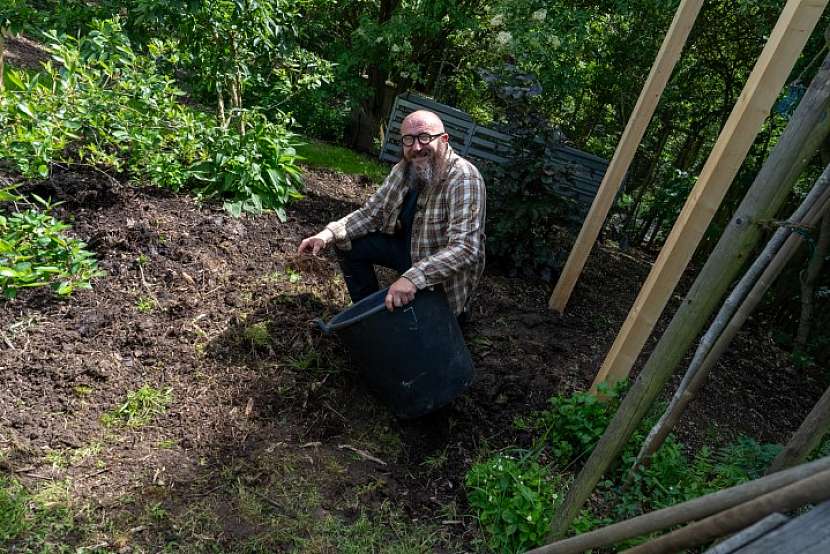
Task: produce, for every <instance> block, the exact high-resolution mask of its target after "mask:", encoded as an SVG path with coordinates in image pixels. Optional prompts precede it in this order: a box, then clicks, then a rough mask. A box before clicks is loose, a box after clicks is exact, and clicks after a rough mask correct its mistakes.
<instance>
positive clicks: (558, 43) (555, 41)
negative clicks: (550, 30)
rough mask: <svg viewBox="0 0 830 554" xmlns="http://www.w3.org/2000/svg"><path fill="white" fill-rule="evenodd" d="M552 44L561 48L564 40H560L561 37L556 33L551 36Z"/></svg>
mask: <svg viewBox="0 0 830 554" xmlns="http://www.w3.org/2000/svg"><path fill="white" fill-rule="evenodd" d="M550 45H551V46H552V47H554V48H559V47H560V46H562V41H561V40H559V37H557V36H556V35H554V36H552V37H550Z"/></svg>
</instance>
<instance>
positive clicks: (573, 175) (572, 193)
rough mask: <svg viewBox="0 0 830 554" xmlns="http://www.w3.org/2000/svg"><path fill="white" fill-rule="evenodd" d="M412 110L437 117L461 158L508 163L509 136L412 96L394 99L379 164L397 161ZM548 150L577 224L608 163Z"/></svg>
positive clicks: (456, 111)
mask: <svg viewBox="0 0 830 554" xmlns="http://www.w3.org/2000/svg"><path fill="white" fill-rule="evenodd" d="M416 110H430V111H432V112H435V113H436V114H438V116H439V117H440V118H441V120H442V121H443V122H444V129H445V130H446V131H447V134H448V135H449V136H450V144H451V145H452V147H453V149H454V150H455V151H456V152H457V153H458V154H460V155H461V156H464V157H469V158H477V159H479V160H486V161H489V162H495V163H498V164H504V163H507V162H509V161H510V158H511V156H512V154H513V146H512V141H513V137H511V136H510V135H507V134H505V133H500V132H498V131H493V130H492V129H488V128H486V127H482V126H481V125H478V124H476V122H475V121H473V119H472V118H471V117H470V116H469V115H468V114H467V113H465V112H463V111H461V110H459V109H456V108H453V107H451V106H447V105H446V104H440V103H438V102H435V101H434V100H430V99H429V98H425V97H423V96H418V95H416V94H412V93H404V94H401V95H399V96H398V97H397V98H395V103H394V105H393V106H392V112H391V114H390V115H389V124H388V125H387V127H386V134H385V135H384V138H383V147H382V148H381V151H380V159H381V160H382V161H385V162H390V163H395V162H397V161H398V160H400V159H401V122H402V121H403V119H404V117H406V116H407V115H409V114H410V113H412V112H414V111H416ZM551 148H552V149H553V152H552V155H553V159H554V160H555V162H556V164H557V165H558V166H559V169H560V172H561V174H562V175H564V178H563V179H562V180H561V181H560V182H559V183H557V184H556V185H555V186H554V190H555V191H556V192H557V194H559V195H561V196H562V197H564V198H568V199H570V200H573V202H574V205H575V207H576V213H575V214H574V215H576V216H578V219H579V221H581V220H582V219H583V218H584V217H585V214H587V213H588V210H589V209H590V207H591V203H592V202H593V201H594V196H596V194H597V189H598V188H599V185H600V183H601V182H602V177H603V175H605V170H606V169H607V168H608V161H607V160H604V159H603V158H600V157H598V156H594V155H593V154H589V153H587V152H583V151H581V150H577V149H576V148H571V147H570V146H565V145H564V144H558V145H554V146H552V147H551Z"/></svg>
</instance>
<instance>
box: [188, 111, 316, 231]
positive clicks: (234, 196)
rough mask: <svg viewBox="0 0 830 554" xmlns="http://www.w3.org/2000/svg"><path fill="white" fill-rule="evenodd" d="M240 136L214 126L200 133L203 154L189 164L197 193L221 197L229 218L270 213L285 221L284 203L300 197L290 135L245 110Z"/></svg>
mask: <svg viewBox="0 0 830 554" xmlns="http://www.w3.org/2000/svg"><path fill="white" fill-rule="evenodd" d="M248 120H249V128H248V129H247V130H246V132H245V133H244V134H241V133H237V132H234V131H229V130H228V129H225V128H222V127H215V128H214V129H213V130H212V131H211V132H210V133H208V135H207V136H206V137H205V145H206V147H207V149H208V151H209V152H210V154H209V157H208V158H207V159H206V160H204V161H202V162H200V163H198V164H196V165H194V166H193V170H194V171H195V177H196V178H197V179H198V180H199V185H198V186H197V187H196V191H197V192H198V193H199V194H200V195H201V196H203V197H206V198H213V197H218V198H221V199H224V200H225V209H226V210H228V211H229V212H230V213H231V214H232V215H234V217H239V215H240V214H241V213H242V212H250V213H255V214H259V213H262V212H263V211H274V212H276V214H277V215H278V216H279V218H280V219H281V220H282V221H285V218H286V216H285V209H284V206H285V205H286V204H288V203H289V202H290V201H291V200H295V199H298V198H302V195H300V193H299V192H298V189H299V188H300V187H301V186H302V179H301V177H300V170H299V168H298V167H297V166H296V165H295V158H296V152H295V150H294V147H293V145H292V142H291V139H292V137H293V135H292V134H290V133H288V132H287V131H286V130H285V129H284V128H283V127H280V126H278V125H276V124H274V123H271V122H269V121H268V120H267V119H266V118H265V117H264V116H263V115H261V114H259V113H257V112H249V113H248Z"/></svg>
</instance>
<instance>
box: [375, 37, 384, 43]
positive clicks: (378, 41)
mask: <svg viewBox="0 0 830 554" xmlns="http://www.w3.org/2000/svg"><path fill="white" fill-rule="evenodd" d="M381 42H383V37H378V38H376V39H375V44H380V43H381Z"/></svg>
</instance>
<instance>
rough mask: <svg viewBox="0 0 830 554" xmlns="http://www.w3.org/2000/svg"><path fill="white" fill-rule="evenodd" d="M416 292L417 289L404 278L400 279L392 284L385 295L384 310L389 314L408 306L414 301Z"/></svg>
mask: <svg viewBox="0 0 830 554" xmlns="http://www.w3.org/2000/svg"><path fill="white" fill-rule="evenodd" d="M416 292H418V287H416V286H415V285H414V284H413V283H412V281H410V280H409V279H407V278H406V277H401V278H400V279H398V280H397V281H395V282H394V283H392V286H391V287H389V292H387V293H386V300H385V303H386V309H387V310H389V311H390V312H391V311H393V310H394V309H395V308H400V307H401V306H405V305H406V304H409V303H410V302H412V300H414V299H415V293H416Z"/></svg>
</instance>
